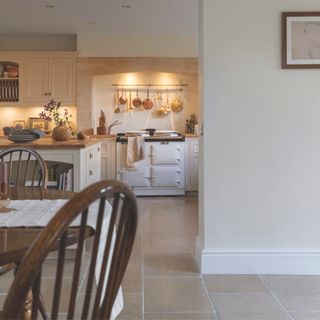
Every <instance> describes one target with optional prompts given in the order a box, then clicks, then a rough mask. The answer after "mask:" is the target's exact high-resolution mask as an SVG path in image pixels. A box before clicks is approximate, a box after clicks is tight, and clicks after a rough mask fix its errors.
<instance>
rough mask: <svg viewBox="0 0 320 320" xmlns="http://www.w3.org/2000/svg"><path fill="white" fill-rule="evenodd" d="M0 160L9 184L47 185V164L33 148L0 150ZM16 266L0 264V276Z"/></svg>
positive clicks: (18, 185) (41, 306) (42, 309)
mask: <svg viewBox="0 0 320 320" xmlns="http://www.w3.org/2000/svg"><path fill="white" fill-rule="evenodd" d="M0 162H1V163H2V162H8V170H9V171H8V181H9V184H10V186H14V187H25V186H32V187H40V188H46V187H47V183H48V170H47V166H46V164H45V161H44V160H43V159H42V157H41V156H40V155H39V153H38V152H36V151H35V150H32V149H28V148H23V147H13V148H9V149H5V150H2V151H1V152H0ZM17 263H18V261H17ZM16 267H17V264H15V263H10V264H7V265H2V266H0V276H1V275H4V274H5V273H7V272H8V271H10V270H13V269H15V268H16ZM40 310H41V314H42V315H43V317H44V319H45V318H46V316H45V310H44V308H43V305H42V303H41V302H40Z"/></svg>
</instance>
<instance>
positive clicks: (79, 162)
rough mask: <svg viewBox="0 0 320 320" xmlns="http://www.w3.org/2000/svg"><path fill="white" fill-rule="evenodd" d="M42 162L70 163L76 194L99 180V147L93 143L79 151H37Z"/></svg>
mask: <svg viewBox="0 0 320 320" xmlns="http://www.w3.org/2000/svg"><path fill="white" fill-rule="evenodd" d="M37 151H38V152H39V153H40V155H41V156H42V157H43V159H44V160H50V161H58V162H65V163H70V164H72V165H73V173H72V176H73V181H72V186H73V188H72V189H73V190H74V191H76V192H78V191H80V190H82V189H83V188H85V187H87V186H88V185H90V184H92V183H94V182H98V181H100V180H101V145H100V143H95V144H93V145H91V146H88V147H86V148H79V149H72V148H70V149H55V148H54V147H53V148H48V149H37Z"/></svg>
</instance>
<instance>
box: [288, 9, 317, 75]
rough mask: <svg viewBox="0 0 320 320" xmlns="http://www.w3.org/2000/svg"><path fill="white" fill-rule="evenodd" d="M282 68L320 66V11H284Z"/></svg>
mask: <svg viewBox="0 0 320 320" xmlns="http://www.w3.org/2000/svg"><path fill="white" fill-rule="evenodd" d="M282 68H283V69H289V68H291V69H298V68H300V69H302V68H303V69H305V68H320V12H283V13H282Z"/></svg>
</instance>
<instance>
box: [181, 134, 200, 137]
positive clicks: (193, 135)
mask: <svg viewBox="0 0 320 320" xmlns="http://www.w3.org/2000/svg"><path fill="white" fill-rule="evenodd" d="M184 136H185V137H186V138H199V135H198V134H196V133H185V135H184Z"/></svg>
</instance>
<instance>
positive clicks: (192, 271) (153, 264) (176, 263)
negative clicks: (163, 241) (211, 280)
mask: <svg viewBox="0 0 320 320" xmlns="http://www.w3.org/2000/svg"><path fill="white" fill-rule="evenodd" d="M144 275H145V276H192V275H199V268H198V266H197V264H196V262H195V260H194V258H193V256H192V255H191V254H189V253H185V254H183V253H181V254H153V255H151V254H150V255H146V256H145V257H144Z"/></svg>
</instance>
